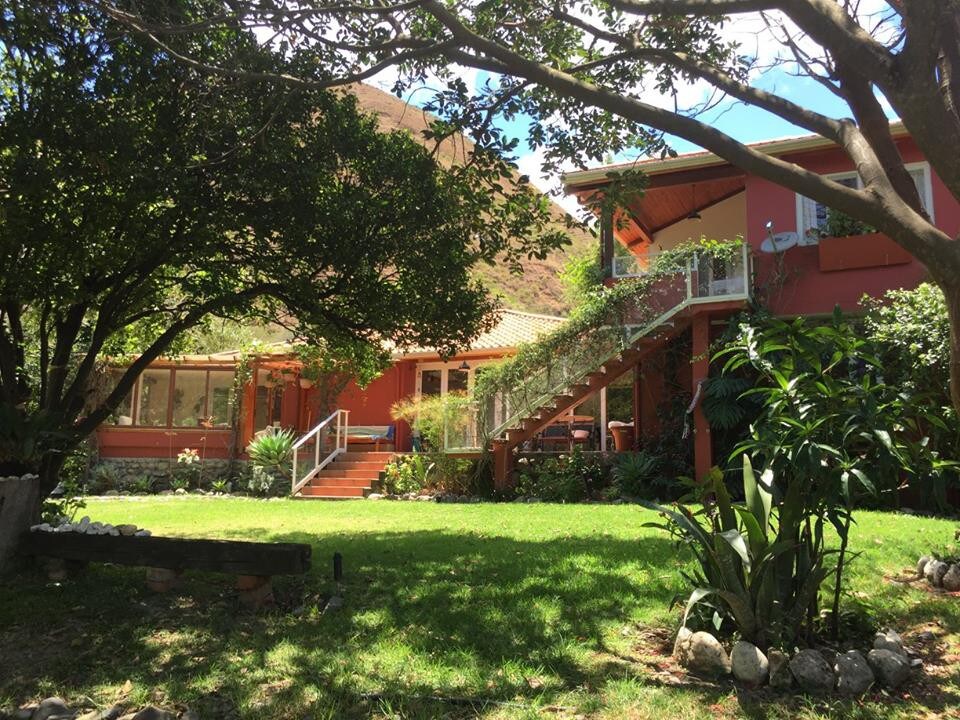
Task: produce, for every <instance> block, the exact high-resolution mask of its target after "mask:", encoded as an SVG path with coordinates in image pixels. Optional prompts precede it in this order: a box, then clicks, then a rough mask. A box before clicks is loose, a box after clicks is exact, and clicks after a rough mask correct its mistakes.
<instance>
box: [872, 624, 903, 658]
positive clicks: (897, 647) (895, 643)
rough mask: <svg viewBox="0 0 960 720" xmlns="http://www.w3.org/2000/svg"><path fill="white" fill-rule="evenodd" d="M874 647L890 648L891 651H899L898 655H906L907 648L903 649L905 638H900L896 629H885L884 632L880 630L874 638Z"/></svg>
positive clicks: (880, 648)
mask: <svg viewBox="0 0 960 720" xmlns="http://www.w3.org/2000/svg"><path fill="white" fill-rule="evenodd" d="M873 648H874V650H889V651H890V652H894V653H897V655H906V654H907V652H906V650H904V649H903V640H901V639H900V636H899V635H898V634H897V633H896V632H895V631H894V630H889V629H888V630H884V631H883V632H878V633H877V634H876V635H875V636H874V638H873Z"/></svg>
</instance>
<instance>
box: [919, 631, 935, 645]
mask: <svg viewBox="0 0 960 720" xmlns="http://www.w3.org/2000/svg"><path fill="white" fill-rule="evenodd" d="M936 639H937V636H936V635H934V634H933V633H932V632H930V631H929V630H924V631H923V632H922V633H918V634H917V642H921V643H923V644H924V645H926V644H928V643H932V642H934V641H936Z"/></svg>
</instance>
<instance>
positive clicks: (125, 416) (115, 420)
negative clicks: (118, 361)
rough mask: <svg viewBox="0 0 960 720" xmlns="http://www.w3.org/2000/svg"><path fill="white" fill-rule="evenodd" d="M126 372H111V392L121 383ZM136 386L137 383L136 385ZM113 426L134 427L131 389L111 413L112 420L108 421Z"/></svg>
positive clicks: (118, 370)
mask: <svg viewBox="0 0 960 720" xmlns="http://www.w3.org/2000/svg"><path fill="white" fill-rule="evenodd" d="M124 373H126V370H125V369H123V370H120V369H117V370H111V371H110V391H111V392H112V391H113V389H114V388H115V387H116V386H117V383H119V382H120V378H122V377H123V376H124ZM134 385H136V383H134ZM108 422H109V423H110V424H112V425H133V389H132V388H131V390H130V392H128V393H127V394H126V395H125V396H124V398H123V400H121V401H120V404H119V405H117V407H116V409H115V410H114V411H113V412H112V413H110V419H109V421H108Z"/></svg>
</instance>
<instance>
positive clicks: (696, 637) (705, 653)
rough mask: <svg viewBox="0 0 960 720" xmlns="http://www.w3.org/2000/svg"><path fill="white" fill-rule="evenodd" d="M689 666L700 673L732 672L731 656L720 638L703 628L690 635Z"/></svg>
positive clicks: (718, 674)
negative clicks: (704, 630)
mask: <svg viewBox="0 0 960 720" xmlns="http://www.w3.org/2000/svg"><path fill="white" fill-rule="evenodd" d="M687 668H688V669H689V670H690V671H691V672H694V673H697V674H698V675H707V676H710V677H717V676H720V675H726V674H728V673H729V672H730V658H729V657H728V656H727V651H726V650H724V649H723V645H721V644H720V641H719V640H717V639H716V638H715V637H714V636H713V635H711V634H710V633H708V632H703V631H702V630H701V631H699V632H695V633H693V635H691V636H690V648H689V652H688V655H687Z"/></svg>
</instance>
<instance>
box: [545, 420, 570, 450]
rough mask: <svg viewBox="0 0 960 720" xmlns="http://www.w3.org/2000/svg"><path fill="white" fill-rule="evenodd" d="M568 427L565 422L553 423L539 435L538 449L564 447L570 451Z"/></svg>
mask: <svg viewBox="0 0 960 720" xmlns="http://www.w3.org/2000/svg"><path fill="white" fill-rule="evenodd" d="M570 444H571V438H570V425H568V424H567V423H565V422H555V423H554V424H552V425H548V426H547V427H545V428H544V429H543V432H542V433H541V434H540V449H541V450H546V449H547V448H548V447H549V448H553V447H557V446H565V447H566V449H568V450H569V449H570Z"/></svg>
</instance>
